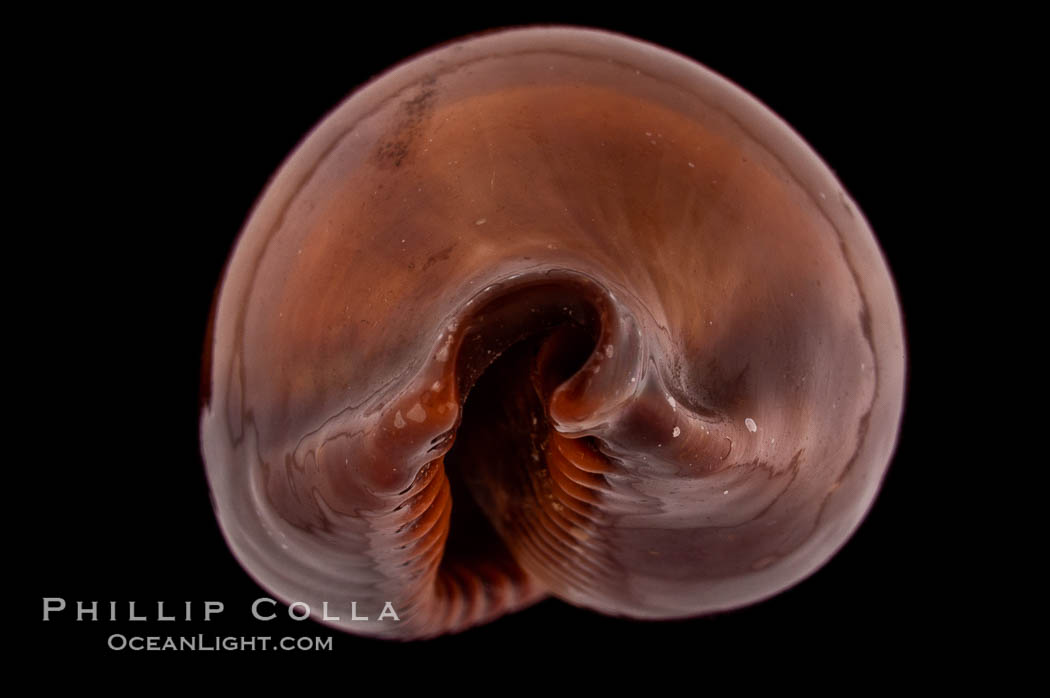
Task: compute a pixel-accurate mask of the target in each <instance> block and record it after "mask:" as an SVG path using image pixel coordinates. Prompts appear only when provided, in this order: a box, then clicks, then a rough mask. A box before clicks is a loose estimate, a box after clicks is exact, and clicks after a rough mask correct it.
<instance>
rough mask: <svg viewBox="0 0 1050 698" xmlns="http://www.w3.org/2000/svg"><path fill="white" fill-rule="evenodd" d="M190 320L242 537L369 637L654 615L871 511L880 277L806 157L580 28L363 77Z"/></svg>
mask: <svg viewBox="0 0 1050 698" xmlns="http://www.w3.org/2000/svg"><path fill="white" fill-rule="evenodd" d="M212 322H213V328H212V333H211V339H210V340H209V348H208V351H209V353H210V364H209V366H208V368H207V371H208V373H207V382H208V399H207V404H206V406H205V409H204V411H203V413H202V418H201V433H202V443H203V450H204V455H205V461H206V465H207V473H208V478H209V481H210V484H211V488H212V492H213V495H214V501H215V506H216V511H217V514H218V517H219V520H220V522H221V525H222V529H223V531H224V534H225V535H226V537H227V540H228V542H229V544H230V546H231V548H232V550H233V552H234V553H235V555H236V556H237V558H238V559H239V560H240V562H241V563H242V564H243V565H244V567H245V568H246V569H247V570H248V571H249V572H250V573H251V574H252V575H253V576H254V577H255V578H256V579H257V581H258V582H259V583H260V584H261V585H262V586H264V587H265V588H266V589H267V590H269V592H270V593H271V594H273V595H274V596H275V597H277V598H281V599H283V600H285V601H289V602H291V601H302V602H305V603H307V604H309V605H310V607H311V608H312V609H313V610H314V612H315V613H320V612H321V608H322V604H323V602H328V604H329V607H330V608H332V609H336V608H339V609H344V610H345V609H348V608H349V603H350V602H351V601H354V602H356V604H357V609H358V612H359V613H361V614H366V615H369V616H370V620H369V621H351V620H350V619H349V615H350V614H349V612H343V613H341V614H340V615H341V617H342V620H341V621H339V622H337V623H336V624H337V625H339V626H340V627H343V628H344V629H346V630H349V631H351V632H355V633H361V634H369V635H378V636H383V637H397V638H414V637H427V636H431V635H435V634H440V633H443V632H452V631H458V630H461V629H464V628H466V627H469V626H471V625H474V624H477V623H481V622H485V621H488V620H491V619H493V618H495V617H497V616H499V615H501V614H503V613H506V612H509V611H513V610H515V609H518V608H521V607H523V606H525V605H528V604H530V603H533V602H534V601H536V600H537V599H540V598H543V597H545V596H547V595H553V596H556V597H559V598H561V599H563V600H565V601H567V602H569V603H573V604H577V605H580V606H584V607H588V608H592V609H595V610H597V611H600V612H604V613H609V614H616V615H625V616H631V617H636V618H650V619H659V618H680V617H688V616H694V615H698V614H703V613H708V612H712V611H717V610H722V609H728V608H733V607H737V606H741V605H744V604H748V603H752V602H754V601H757V600H760V599H762V598H765V597H768V596H770V595H772V594H775V593H777V592H778V591H781V590H783V589H785V588H786V587H788V586H790V585H792V584H794V583H796V582H798V581H799V580H801V579H802V578H804V577H805V576H806V575H808V574H810V573H812V572H813V571H814V570H815V569H817V568H818V567H819V566H820V565H821V564H823V563H824V562H825V561H826V560H827V559H828V558H829V557H830V556H831V555H832V554H833V553H834V552H835V551H836V550H837V549H838V548H839V547H840V546H841V545H842V544H843V543H844V542H845V540H846V539H847V537H848V536H849V535H850V534H851V532H852V531H853V530H854V529H855V528H856V526H857V525H858V524H859V522H860V520H861V518H862V517H863V516H864V514H865V512H866V511H867V509H868V508H869V506H870V504H871V502H872V500H873V498H874V496H875V494H876V491H877V489H878V487H879V484H880V481H881V479H882V477H883V474H884V472H885V469H886V467H887V464H888V462H889V459H890V456H891V453H892V451H893V448H894V443H895V439H896V434H897V429H898V424H899V419H900V414H901V407H902V398H903V377H904V351H903V340H902V331H901V321H900V313H899V309H898V304H897V299H896V295H895V293H894V289H893V285H892V282H891V279H890V275H889V273H888V271H887V268H886V265H885V262H884V261H883V258H882V256H881V254H880V251H879V249H878V246H877V244H876V242H875V239H874V237H873V235H872V233H871V231H870V229H869V228H868V225H867V223H866V222H865V220H864V218H863V216H862V215H861V214H860V212H859V211H858V210H857V207H856V206H855V205H854V204H853V202H852V201H851V200H850V198H849V196H848V195H847V194H846V193H845V192H844V190H843V188H842V186H841V185H840V184H839V183H838V182H837V181H836V179H835V177H834V176H833V175H832V174H831V172H830V171H829V170H828V168H827V167H826V166H825V165H824V164H823V163H822V162H821V161H820V159H819V158H818V157H817V156H816V155H815V154H814V153H813V152H812V151H811V150H810V149H809V148H808V147H807V146H806V145H805V143H803V142H802V140H801V139H800V138H799V137H798V136H797V135H796V134H794V133H793V132H792V131H791V130H790V129H789V128H788V127H787V126H786V125H785V124H784V123H783V122H781V121H780V120H779V119H778V118H777V117H776V116H775V115H773V114H772V113H771V112H769V111H768V110H767V109H766V108H765V107H763V106H762V105H760V104H759V103H758V102H756V101H755V100H754V99H753V98H751V97H750V96H748V95H746V94H745V93H743V92H742V91H741V90H739V89H738V88H736V87H734V86H733V85H731V84H730V83H728V82H726V81H725V80H724V79H722V78H720V77H718V76H716V75H714V74H712V73H711V72H709V71H708V70H706V69H704V68H703V67H701V66H699V65H697V64H696V63H694V62H691V61H689V60H687V59H685V58H683V57H681V56H678V55H676V54H673V53H670V52H668V51H666V50H663V49H660V48H657V47H655V46H651V45H648V44H644V43H641V42H638V41H635V40H632V39H628V38H625V37H622V36H618V35H612V34H608V33H603V32H597V31H588V30H580V29H559V28H543V29H524V30H513V31H506V32H500V33H495V34H490V35H487V36H482V37H480V38H473V39H469V40H466V41H462V42H459V43H454V44H451V45H448V46H445V47H442V48H440V49H438V50H436V51H433V52H431V53H427V54H425V55H423V56H420V57H418V58H416V59H414V60H412V61H410V62H408V63H405V64H403V65H401V66H399V67H397V68H396V69H394V70H392V71H391V72H389V73H387V74H385V75H383V76H382V77H380V78H379V79H377V80H375V81H373V82H372V83H370V84H368V85H367V86H365V87H364V88H362V89H360V90H359V91H358V92H356V93H355V94H354V95H352V96H351V97H350V98H349V99H347V100H346V101H345V102H344V103H343V104H342V105H340V106H339V107H338V108H337V109H336V110H335V111H334V112H332V113H331V114H330V115H329V116H328V117H327V118H325V120H324V121H323V122H322V123H321V124H320V125H319V126H318V127H317V128H316V129H315V130H314V131H313V132H312V133H311V134H310V135H309V137H308V138H306V140H305V141H304V142H303V143H302V144H301V145H300V146H299V147H298V148H297V150H296V151H295V152H294V153H293V154H292V155H291V157H290V158H289V159H288V160H287V162H285V164H284V165H283V166H282V168H281V169H280V171H279V172H278V173H277V174H276V176H275V177H274V179H273V181H272V182H271V183H270V185H269V186H268V188H267V190H266V192H265V194H264V195H263V196H262V198H261V199H260V201H259V202H258V204H257V206H256V208H255V210H254V212H253V213H252V215H251V217H250V219H249V220H248V222H247V224H246V225H245V228H244V231H243V232H242V234H241V237H240V239H239V241H238V243H237V246H236V249H235V251H234V253H233V256H232V258H231V260H230V262H229V265H228V268H227V271H226V274H225V277H224V279H223V282H222V287H221V290H220V293H219V296H218V300H217V303H216V308H215V311H214V317H213V319H212ZM450 450H451V453H450ZM385 602H390V603H391V605H392V607H393V608H394V609H396V612H397V614H398V616H399V618H400V620H399V621H392V620H389V619H387V620H383V621H379V620H378V619H377V616H378V615H379V612H380V610H381V609H382V608H383V606H384V603H385ZM332 613H334V610H333V611H332Z"/></svg>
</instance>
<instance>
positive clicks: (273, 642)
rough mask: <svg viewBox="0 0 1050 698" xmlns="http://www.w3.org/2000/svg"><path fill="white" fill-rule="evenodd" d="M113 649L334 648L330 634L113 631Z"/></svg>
mask: <svg viewBox="0 0 1050 698" xmlns="http://www.w3.org/2000/svg"><path fill="white" fill-rule="evenodd" d="M106 644H107V646H108V647H109V648H110V649H111V650H118V651H119V650H129V651H132V652H164V651H176V652H223V651H225V652H255V651H267V650H284V651H286V652H292V651H301V652H311V651H316V652H324V651H331V650H332V638H331V637H276V638H275V637H269V636H256V637H244V636H233V635H228V636H221V635H203V634H199V635H182V636H178V637H174V636H170V635H169V636H156V635H151V636H142V635H123V634H121V633H114V634H113V635H110V636H109V638H108V640H107V641H106Z"/></svg>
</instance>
